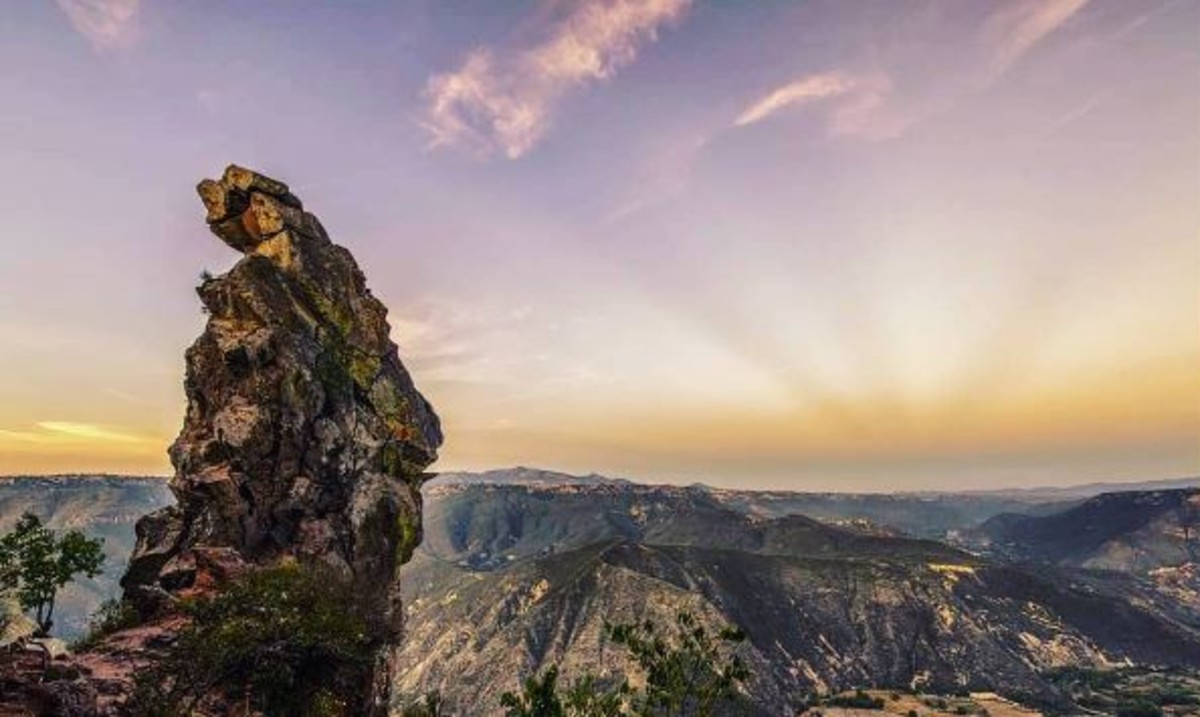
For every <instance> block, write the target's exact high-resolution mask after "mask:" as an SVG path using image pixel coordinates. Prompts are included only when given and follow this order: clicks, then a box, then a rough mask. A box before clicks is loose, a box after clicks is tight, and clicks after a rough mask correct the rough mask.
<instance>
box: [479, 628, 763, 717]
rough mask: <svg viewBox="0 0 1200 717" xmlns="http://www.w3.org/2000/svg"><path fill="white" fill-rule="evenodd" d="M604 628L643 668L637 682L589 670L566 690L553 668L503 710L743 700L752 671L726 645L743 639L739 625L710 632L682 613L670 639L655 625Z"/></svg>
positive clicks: (627, 711) (688, 708)
mask: <svg viewBox="0 0 1200 717" xmlns="http://www.w3.org/2000/svg"><path fill="white" fill-rule="evenodd" d="M605 633H606V635H607V636H608V637H609V639H611V640H612V641H613V642H614V643H616V644H618V645H621V646H623V647H624V648H625V651H626V653H627V654H628V655H629V657H630V658H631V659H632V660H633V661H634V662H636V663H637V665H638V667H640V668H641V670H642V672H643V673H645V676H646V681H645V685H644V686H643V687H642V688H641V689H634V688H632V687H630V685H629V683H628V681H626V680H621V681H619V682H617V683H616V684H606V683H605V682H604V681H602V680H600V679H598V678H596V677H595V676H593V675H590V674H589V675H585V676H584V677H583V678H581V679H578V680H576V681H575V682H574V683H573V684H572V685H571V687H570V688H569V689H567V690H563V689H562V688H560V687H559V686H558V676H559V673H558V668H557V667H556V666H551V667H550V668H549V669H547V670H546V671H545V672H543V673H542V674H541V675H540V676H539V675H534V676H532V677H529V678H527V679H526V680H525V682H524V684H523V685H522V690H521V693H520V694H514V693H512V692H506V693H505V694H504V695H503V696H502V697H501V702H500V704H501V706H502V707H504V708H505V710H506V712H505V714H506V715H507V716H508V717H619V716H620V715H639V716H651V715H655V716H657V715H711V714H713V711H714V709H716V708H717V707H718V706H723V705H735V704H737V703H738V702H740V700H741V693H740V687H741V685H742V684H743V683H744V682H745V681H746V680H747V679H749V677H750V672H749V670H748V669H747V668H746V666H745V664H744V663H743V662H742V660H741V658H739V657H738V656H737V655H734V654H731V652H730V648H731V647H732V646H733V645H736V644H737V643H740V642H741V641H742V640H744V639H745V636H744V635H743V634H742V632H741V631H740V630H737V629H736V628H733V627H725V628H722V629H721V630H720V631H718V632H717V634H716V635H710V634H709V632H708V631H707V630H706V629H705V628H704V627H703V626H701V625H700V623H699V621H697V620H696V618H695V616H693V615H692V614H691V613H688V612H680V613H679V614H678V615H677V616H676V625H675V634H674V637H673V638H671V639H668V638H665V637H663V636H662V635H661V634H660V630H659V627H658V626H656V625H655V624H654V623H652V622H649V621H646V622H643V623H640V624H616V625H612V624H606V625H605Z"/></svg>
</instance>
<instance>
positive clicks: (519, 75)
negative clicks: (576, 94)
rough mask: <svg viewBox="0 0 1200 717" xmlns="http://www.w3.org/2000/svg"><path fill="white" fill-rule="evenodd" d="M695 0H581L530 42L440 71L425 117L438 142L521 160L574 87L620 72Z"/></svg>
mask: <svg viewBox="0 0 1200 717" xmlns="http://www.w3.org/2000/svg"><path fill="white" fill-rule="evenodd" d="M690 5H691V0H606V1H603V2H600V1H594V2H580V3H578V4H577V5H575V6H573V7H572V9H571V10H570V11H569V12H568V13H567V14H566V16H565V17H563V18H561V19H560V20H559V21H557V22H556V23H554V24H553V25H552V26H551V27H550V28H549V30H548V32H547V33H546V34H545V35H544V37H543V39H542V40H541V41H540V42H538V43H535V44H533V45H532V46H528V47H513V48H507V49H503V50H496V49H493V48H490V47H480V48H476V49H474V50H472V51H471V52H470V53H469V54H468V55H467V58H466V60H465V61H464V62H463V64H462V66H461V67H460V68H459V69H458V70H457V71H455V72H449V73H444V74H438V75H434V76H433V77H431V78H430V79H429V82H428V84H427V86H426V90H425V95H426V99H427V101H428V108H427V113H426V117H425V121H424V123H423V125H424V127H425V129H426V130H428V131H429V133H430V135H431V136H432V141H431V144H432V146H434V147H438V146H458V147H465V148H468V149H470V150H472V151H475V152H477V153H480V154H484V155H487V154H492V153H494V152H497V151H499V152H501V153H503V154H504V155H505V156H506V157H508V158H510V159H516V158H518V157H520V156H522V155H523V154H525V153H526V152H528V151H529V150H530V149H532V148H533V146H534V145H535V144H536V143H537V142H538V140H539V139H541V137H542V136H543V135H544V134H545V133H546V131H547V129H548V128H549V126H550V123H551V117H552V115H553V111H554V108H555V105H556V104H557V103H558V102H559V101H560V100H561V99H562V98H563V96H564V95H566V94H567V93H568V92H570V91H572V90H574V89H577V88H580V87H584V86H586V85H588V84H590V83H593V82H597V81H602V80H607V79H609V78H611V77H613V76H614V75H615V74H616V73H617V71H618V70H620V69H621V68H622V67H625V66H628V65H629V64H631V63H632V62H633V61H634V60H635V59H637V55H638V52H639V50H640V49H641V48H642V47H643V46H644V45H646V44H647V43H651V42H653V41H655V39H657V36H658V30H659V28H660V27H662V26H663V25H665V24H667V23H670V22H673V21H676V20H678V19H679V18H681V17H682V16H683V14H684V13H685V12H686V11H687V9H688V7H689V6H690Z"/></svg>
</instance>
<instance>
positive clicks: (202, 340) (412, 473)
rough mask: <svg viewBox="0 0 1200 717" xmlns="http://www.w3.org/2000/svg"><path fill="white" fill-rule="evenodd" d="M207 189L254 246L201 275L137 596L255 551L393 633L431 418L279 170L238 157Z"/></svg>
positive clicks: (221, 217) (166, 597)
mask: <svg viewBox="0 0 1200 717" xmlns="http://www.w3.org/2000/svg"><path fill="white" fill-rule="evenodd" d="M197 189H198V191H199V193H200V197H201V199H202V200H203V202H204V206H205V207H206V209H207V211H208V216H207V221H208V225H209V228H210V229H211V230H212V232H213V233H214V234H216V235H217V237H219V238H220V239H221V240H222V241H224V242H225V243H226V244H228V245H229V246H230V247H232V248H233V249H235V250H237V251H238V252H240V253H242V254H243V256H242V258H241V259H240V260H239V261H238V262H237V264H236V265H235V266H234V267H233V268H232V269H230V270H229V271H228V272H227V273H225V274H223V275H221V276H217V277H210V276H208V275H207V274H206V275H205V276H204V278H203V281H202V284H201V285H200V286H199V287H198V289H197V291H198V293H199V295H200V299H201V301H202V302H203V304H204V307H205V309H206V312H207V313H208V315H209V318H208V323H207V326H206V327H205V330H204V333H203V334H201V336H200V337H199V338H198V339H197V340H196V341H195V343H194V344H192V346H191V348H189V349H188V351H187V378H186V383H185V387H186V392H187V399H188V406H187V414H186V417H185V419H184V425H183V430H182V431H181V432H180V434H179V437H178V438H177V439H176V440H175V443H174V444H173V445H172V446H171V449H170V456H171V462H172V464H173V465H174V467H175V475H174V478H173V479H172V481H171V489H172V492H173V493H174V494H175V498H176V501H177V504H176V505H174V506H171V507H168V508H164V509H161V510H159V511H156V512H154V513H151V514H149V515H147V516H145V517H144V518H142V519H141V520H140V521H139V522H138V525H137V536H138V542H137V547H136V549H135V551H134V553H133V556H132V558H131V560H130V563H129V569H128V572H127V573H126V575H125V577H124V579H123V580H122V585H123V586H124V588H125V593H126V597H127V598H128V599H130V600H131V601H132V602H133V603H134V604H135V605H136V606H137V607H138V609H139V611H141V612H142V613H143V614H144V615H147V616H148V615H153V614H155V613H156V612H157V611H159V610H161V609H162V608H163V607H164V606H166V605H169V604H170V602H171V600H172V595H173V594H175V593H177V592H179V591H180V590H185V589H188V588H190V587H192V586H194V585H197V584H200V583H205V582H207V581H209V580H211V579H213V578H220V577H221V576H222V575H226V574H229V573H231V572H236V571H237V570H240V569H245V568H246V567H248V566H254V565H269V564H273V563H275V562H278V561H281V560H288V559H295V560H299V561H302V562H312V563H321V564H324V565H328V566H330V567H332V568H333V569H334V570H336V571H338V572H339V573H341V574H343V575H345V576H346V577H347V579H350V580H353V581H354V583H355V585H356V588H357V593H358V594H359V595H361V596H362V597H363V599H364V601H366V603H367V606H368V608H369V610H370V612H371V613H372V614H374V615H377V616H378V619H379V626H378V627H379V629H381V630H382V631H383V632H382V633H381V634H383V635H384V636H386V637H387V638H389V639H392V640H394V639H395V638H396V637H398V634H399V629H400V620H401V618H402V611H401V610H400V604H399V601H400V598H399V587H398V583H397V571H398V569H399V567H400V565H401V564H402V563H404V562H405V561H407V560H408V558H409V556H410V555H411V553H412V550H413V548H414V547H416V545H417V544H418V542H419V541H420V538H421V494H420V486H421V483H422V481H423V480H424V479H425V477H426V474H425V473H424V470H425V468H426V467H427V466H429V465H430V464H431V463H432V462H433V461H434V460H435V459H436V457H437V449H438V447H439V446H440V445H441V442H442V434H441V429H440V426H439V423H438V418H437V416H436V414H435V413H434V411H433V408H432V407H431V406H430V405H429V403H428V402H427V401H426V400H425V399H424V398H423V397H422V396H421V394H420V393H418V392H417V390H416V388H415V387H414V386H413V382H412V379H411V378H410V377H409V374H408V372H407V371H406V370H405V368H404V366H403V365H402V364H401V363H400V359H399V357H398V354H397V348H396V345H395V344H394V343H393V342H392V341H391V338H390V328H389V326H388V322H387V309H386V308H385V307H384V306H383V304H382V303H380V302H379V300H378V299H376V298H375V297H374V296H372V295H371V292H370V290H369V289H368V288H367V286H366V282H365V280H364V277H363V274H362V272H361V271H360V270H359V268H358V266H357V264H356V263H355V261H354V258H353V257H352V256H351V255H350V252H348V251H347V250H346V249H344V248H342V247H340V246H338V245H336V244H334V243H332V242H331V241H330V239H329V237H328V235H327V234H326V233H325V230H324V229H323V228H322V226H321V223H320V222H319V221H318V220H317V218H316V217H315V216H313V215H312V214H310V213H308V212H306V211H305V210H304V207H303V205H302V204H301V202H300V200H299V199H298V198H297V197H296V196H295V195H293V194H292V193H291V192H290V191H289V189H288V187H287V186H286V185H285V184H283V183H282V182H278V181H276V180H274V179H270V178H267V177H265V176H263V175H261V174H257V173H255V172H252V171H250V170H247V169H243V168H241V167H237V166H231V167H229V168H228V169H227V170H226V171H225V173H224V175H223V176H222V177H221V179H219V180H204V181H203V182H201V183H200V184H199V186H198V187H197Z"/></svg>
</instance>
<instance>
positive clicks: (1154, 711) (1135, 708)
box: [1117, 701, 1163, 717]
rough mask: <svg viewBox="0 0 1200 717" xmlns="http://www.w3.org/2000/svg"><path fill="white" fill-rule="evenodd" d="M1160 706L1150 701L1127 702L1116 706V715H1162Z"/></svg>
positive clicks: (1132, 716)
mask: <svg viewBox="0 0 1200 717" xmlns="http://www.w3.org/2000/svg"><path fill="white" fill-rule="evenodd" d="M1162 713H1163V711H1162V708H1161V707H1159V706H1158V705H1156V704H1152V703H1150V702H1141V701H1139V702H1127V703H1125V704H1123V705H1120V706H1119V707H1117V717H1162Z"/></svg>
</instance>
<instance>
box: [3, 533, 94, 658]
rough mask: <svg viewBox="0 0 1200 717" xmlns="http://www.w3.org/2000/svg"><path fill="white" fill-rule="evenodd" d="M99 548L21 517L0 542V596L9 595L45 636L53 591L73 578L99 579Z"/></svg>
mask: <svg viewBox="0 0 1200 717" xmlns="http://www.w3.org/2000/svg"><path fill="white" fill-rule="evenodd" d="M103 544H104V543H103V541H102V540H93V539H91V538H89V537H87V536H86V535H84V534H83V533H81V532H80V531H78V530H69V531H67V532H65V533H63V534H61V535H57V534H55V533H54V531H52V530H50V529H49V528H47V527H46V526H44V525H42V521H41V519H40V518H38V517H37V516H36V515H34V514H32V513H25V514H24V515H22V516H21V519H20V520H18V521H17V525H16V528H15V529H14V530H13V532H11V533H9V534H7V535H5V536H4V537H2V538H0V591H2V592H6V593H15V594H16V596H17V598H18V599H19V600H20V602H21V608H22V609H24V610H32V611H33V612H34V619H35V620H36V621H37V624H38V632H39V634H42V635H45V634H48V633H49V632H50V628H51V627H53V626H54V603H55V599H56V598H57V597H58V591H59V590H61V589H62V588H63V587H64V586H66V584H67V583H69V582H71V581H72V580H74V579H75V577H76V576H77V575H81V574H82V575H86V576H87V577H89V578H94V577H96V576H97V575H99V574H100V567H101V565H103V564H104V552H103V551H102V549H101V548H102V546H103Z"/></svg>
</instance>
